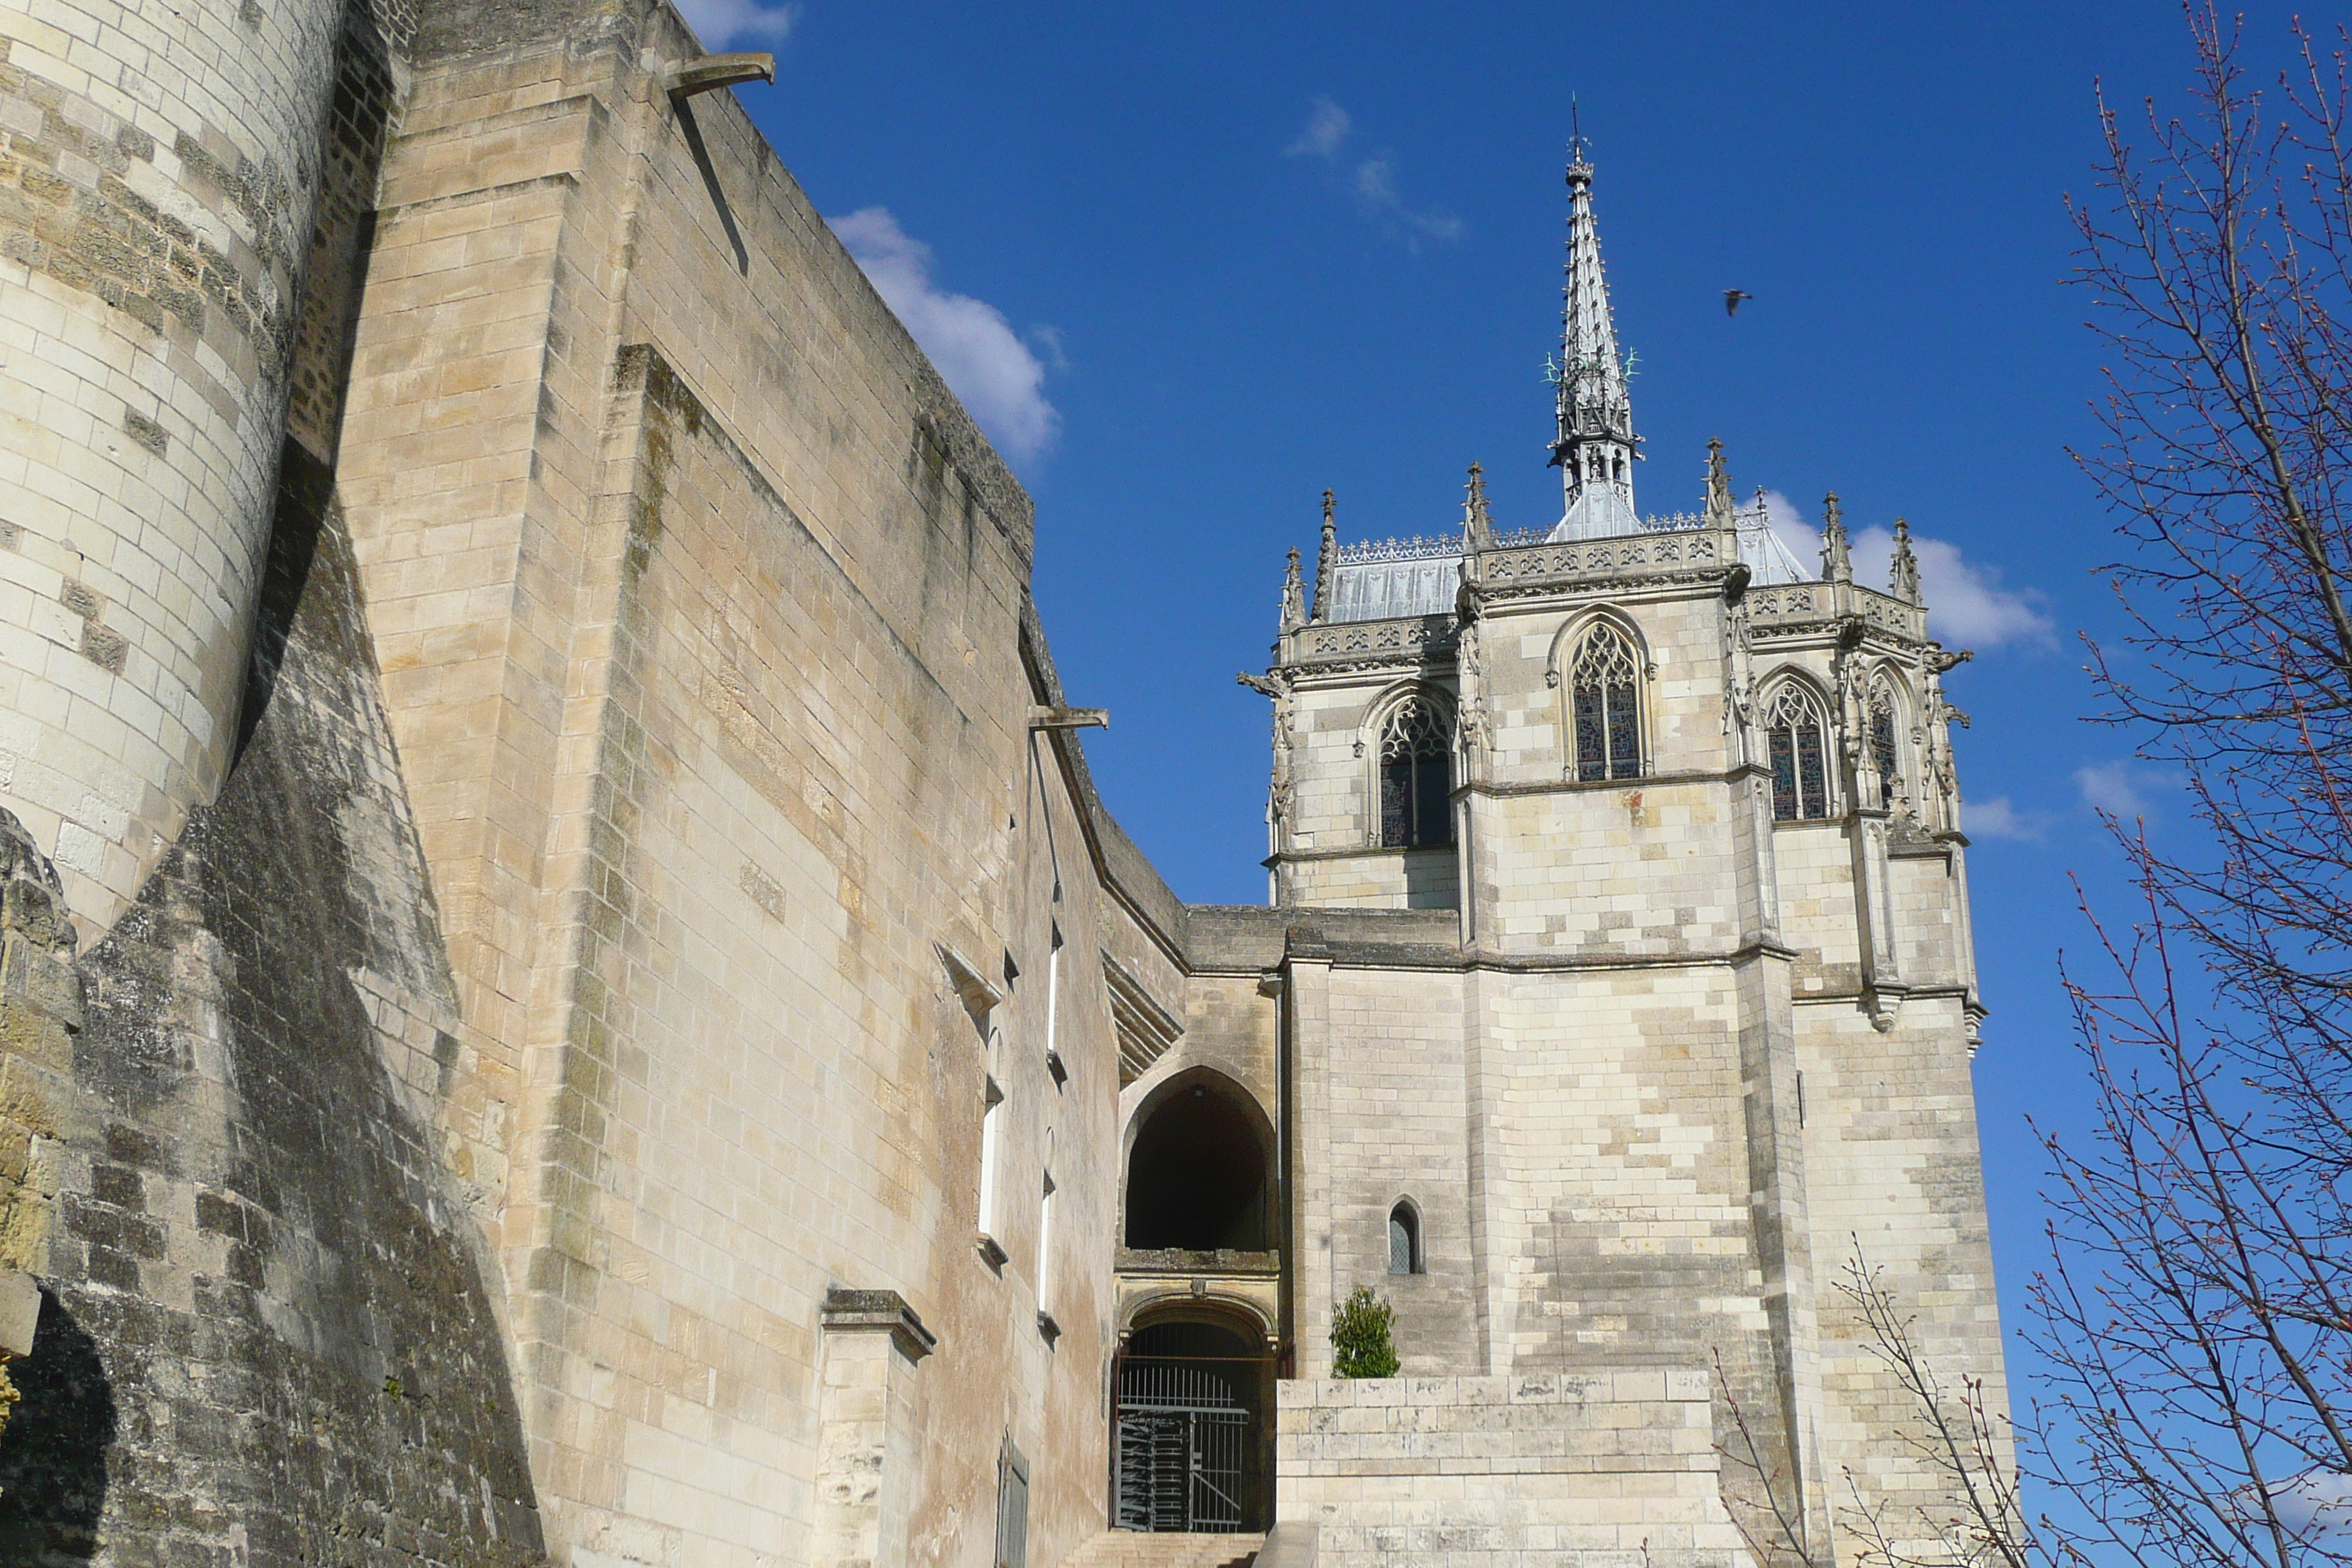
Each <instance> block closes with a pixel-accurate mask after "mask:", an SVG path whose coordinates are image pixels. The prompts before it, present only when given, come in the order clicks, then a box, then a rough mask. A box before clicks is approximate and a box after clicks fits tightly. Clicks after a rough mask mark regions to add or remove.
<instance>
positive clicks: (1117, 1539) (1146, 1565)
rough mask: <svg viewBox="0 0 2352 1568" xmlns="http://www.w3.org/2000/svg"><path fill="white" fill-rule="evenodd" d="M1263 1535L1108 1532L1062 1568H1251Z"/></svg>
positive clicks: (1066, 1558) (1074, 1554)
mask: <svg viewBox="0 0 2352 1568" xmlns="http://www.w3.org/2000/svg"><path fill="white" fill-rule="evenodd" d="M1263 1545H1265V1536H1263V1535H1151V1534H1147V1533H1145V1532H1143V1531H1135V1530H1107V1531H1103V1533H1102V1534H1100V1535H1097V1536H1096V1537H1095V1538H1094V1539H1093V1540H1092V1541H1089V1542H1087V1543H1086V1544H1085V1545H1084V1546H1081V1547H1079V1548H1078V1549H1077V1550H1076V1552H1071V1553H1070V1554H1069V1555H1068V1556H1067V1557H1065V1558H1063V1559H1062V1563H1061V1568H1249V1564H1250V1563H1254V1562H1255V1561H1256V1559H1257V1549H1258V1548H1259V1547H1261V1546H1263Z"/></svg>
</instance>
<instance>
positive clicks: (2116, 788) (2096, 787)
mask: <svg viewBox="0 0 2352 1568" xmlns="http://www.w3.org/2000/svg"><path fill="white" fill-rule="evenodd" d="M2158 776H2160V775H2158V774H2157V771H2156V770H2155V769H2153V768H2149V767H2146V766H2143V765H2142V764H2140V763H2135V762H2130V761H2125V762H2118V763H2092V764H2091V765H2090V766H2089V767H2085V768H2077V769H2075V770H2074V785H2075V787H2076V788H2078V789H2080V790H2081V791H2082V792H2083V804H2084V805H2087V806H2089V807H2090V808H2091V809H2092V810H2094V811H2104V812H2105V813H2106V814H2107V815H2108V816H2118V817H2121V818H2123V819H2124V820H2125V821H2126V822H2128V821H2131V820H2132V819H2133V818H2135V817H2141V816H2154V815H2156V813H2155V810H2154V808H2153V806H2152V805H2150V804H2149V800H2148V795H2149V792H2150V790H2151V788H2152V786H2154V785H2155V784H2156V781H2157V778H2158Z"/></svg>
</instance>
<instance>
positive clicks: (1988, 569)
mask: <svg viewBox="0 0 2352 1568" xmlns="http://www.w3.org/2000/svg"><path fill="white" fill-rule="evenodd" d="M1764 506H1765V511H1766V515H1767V516H1769V518H1770V519H1771V521H1772V531H1773V532H1774V533H1775V534H1777V535H1778V536H1779V537H1780V542H1781V543H1783V544H1785V545H1787V546H1788V547H1789V549H1790V552H1793V553H1794V554H1795V555H1796V557H1797V559H1798V560H1799V561H1800V562H1801V563H1804V566H1805V569H1806V570H1807V571H1809V572H1818V571H1819V570H1820V569H1821V559H1822V531H1821V530H1820V529H1819V528H1817V527H1815V526H1814V525H1813V524H1812V523H1810V522H1808V521H1805V519H1804V516H1803V514H1801V512H1799V511H1798V510H1797V508H1796V506H1795V505H1794V504H1793V503H1792V502H1790V500H1789V498H1788V497H1787V496H1785V495H1782V494H1781V493H1780V491H1779V490H1769V491H1767V492H1766V493H1765V497H1764ZM1849 539H1850V543H1849V548H1850V550H1851V551H1852V552H1853V576H1854V581H1855V582H1857V583H1862V584H1866V585H1868V586H1870V587H1881V586H1883V585H1884V584H1885V582H1886V580H1887V574H1889V573H1890V572H1891V571H1892V570H1893V568H1894V564H1895V533H1894V531H1893V530H1891V529H1885V528H1877V527H1872V528H1864V529H1861V530H1857V531H1852V532H1851V533H1850V535H1849ZM1911 550H1912V553H1914V554H1915V555H1916V556H1917V557H1918V558H1919V592H1920V595H1922V596H1923V597H1924V598H1926V599H1927V629H1928V630H1929V631H1930V632H1933V633H1934V634H1935V635H1936V637H1937V638H1939V639H1940V640H1942V641H1944V642H1947V643H1951V644H1954V645H1956V646H1966V647H2000V646H2001V645H2002V644H2003V643H2017V642H2025V643H2034V644H2037V645H2039V646H2041V647H2053V646H2055V643H2056V635H2055V634H2056V631H2057V627H2056V626H2055V625H2054V624H2053V622H2052V621H2051V619H2050V616H2049V615H2048V614H2047V613H2046V612H2045V611H2044V610H2043V609H2042V605H2045V604H2047V603H2048V600H2047V598H2046V597H2045V596H2044V595H2042V592H2041V591H2040V590H2039V589H2035V588H2004V587H2002V586H2001V582H2000V567H1998V566H1992V565H1989V564H1986V563H1982V562H1976V561H1969V560H1968V559H1966V558H1965V557H1963V556H1962V555H1961V553H1960V550H1959V546H1958V545H1956V544H1951V543H1948V542H1946V541H1944V540H1941V539H1931V538H1929V537H1927V535H1926V534H1922V533H1916V532H1915V533H1914V534H1912V536H1911Z"/></svg>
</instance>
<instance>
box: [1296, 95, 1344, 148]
mask: <svg viewBox="0 0 2352 1568" xmlns="http://www.w3.org/2000/svg"><path fill="white" fill-rule="evenodd" d="M1354 123H1355V121H1351V120H1349V118H1348V111H1347V110H1344V109H1342V108H1340V107H1339V105H1338V104H1336V103H1334V102H1332V101H1331V100H1329V99H1328V98H1325V97H1323V96H1321V95H1320V94H1318V95H1317V96H1316V99H1315V109H1314V112H1312V113H1311V114H1309V115H1308V116H1307V129H1306V130H1304V131H1301V132H1299V133H1298V140H1297V141H1296V142H1292V143H1291V144H1290V145H1289V146H1287V147H1285V148H1284V149H1283V150H1282V152H1283V156H1285V157H1287V158H1336V157H1338V156H1339V143H1340V142H1345V141H1346V140H1347V139H1348V132H1349V128H1350V127H1352V126H1353V125H1354Z"/></svg>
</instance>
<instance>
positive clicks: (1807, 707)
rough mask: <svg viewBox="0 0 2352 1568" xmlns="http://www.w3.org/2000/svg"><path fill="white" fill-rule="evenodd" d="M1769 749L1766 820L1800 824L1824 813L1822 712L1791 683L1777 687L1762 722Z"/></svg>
mask: <svg viewBox="0 0 2352 1568" xmlns="http://www.w3.org/2000/svg"><path fill="white" fill-rule="evenodd" d="M1764 724H1765V731H1766V733H1767V736H1768V738H1769V742H1770V744H1771V751H1772V820H1774V821H1775V822H1804V821H1811V820H1812V819H1814V818H1817V817H1823V816H1828V815H1829V814H1830V790H1829V769H1828V767H1827V766H1826V764H1825V763H1824V761H1823V753H1822V733H1823V731H1824V730H1825V729H1826V728H1827V727H1826V726H1825V725H1824V724H1823V723H1822V710H1821V707H1820V705H1819V704H1818V703H1816V702H1815V701H1814V700H1813V699H1812V696H1811V693H1810V692H1808V691H1807V690H1806V689H1804V687H1802V686H1801V685H1799V684H1798V683H1797V682H1796V681H1793V680H1791V681H1790V682H1788V683H1787V684H1786V685H1784V686H1782V687H1781V688H1780V696H1779V697H1778V698H1776V699H1775V700H1773V703H1772V708H1771V712H1770V714H1769V716H1768V717H1767V718H1766V720H1765V721H1764Z"/></svg>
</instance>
